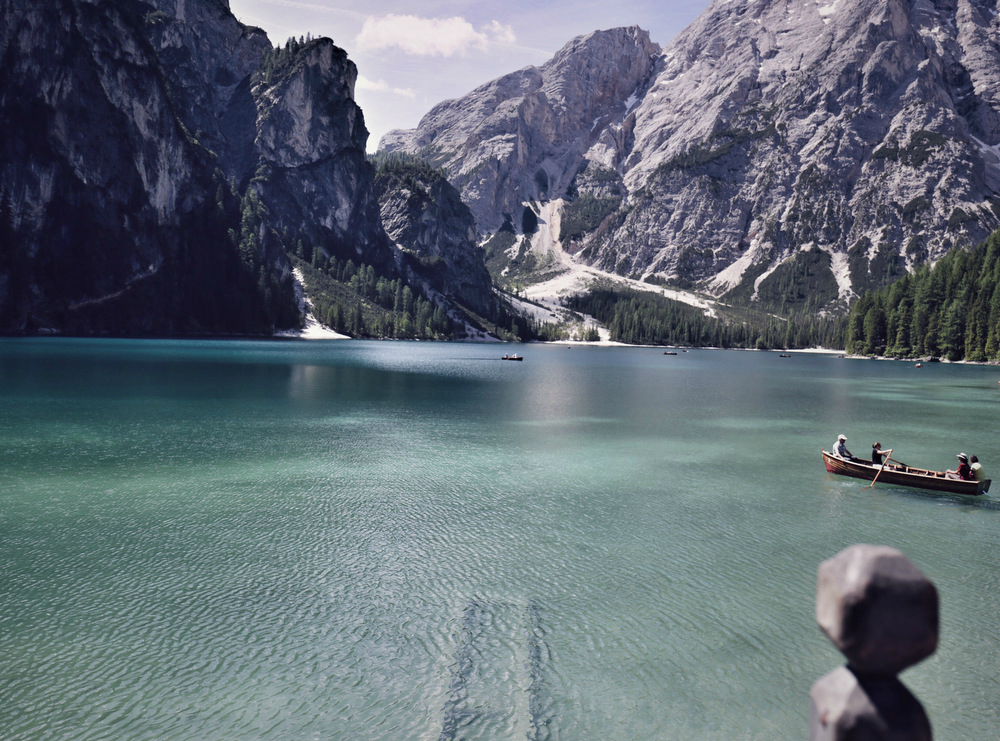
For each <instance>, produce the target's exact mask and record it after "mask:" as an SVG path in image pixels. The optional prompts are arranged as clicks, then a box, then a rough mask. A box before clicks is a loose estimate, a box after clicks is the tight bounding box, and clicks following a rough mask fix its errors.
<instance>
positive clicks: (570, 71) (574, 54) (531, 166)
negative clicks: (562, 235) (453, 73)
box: [379, 28, 660, 233]
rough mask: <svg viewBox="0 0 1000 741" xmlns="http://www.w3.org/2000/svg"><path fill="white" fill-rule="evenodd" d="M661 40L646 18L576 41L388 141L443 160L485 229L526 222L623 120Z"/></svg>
mask: <svg viewBox="0 0 1000 741" xmlns="http://www.w3.org/2000/svg"><path fill="white" fill-rule="evenodd" d="M659 52H660V47H659V46H657V45H656V44H654V43H652V42H651V41H650V40H649V34H648V33H646V32H645V31H642V30H640V29H638V28H620V29H614V30H611V31H599V32H595V33H593V34H590V35H588V36H584V37H581V38H578V39H575V40H573V41H571V42H570V43H569V44H567V45H566V46H565V47H564V48H563V49H562V50H560V51H559V52H558V53H557V54H556V56H555V57H553V58H552V60H550V61H549V62H548V63H547V64H545V65H544V66H542V67H526V68H524V69H522V70H519V71H517V72H514V73H512V74H509V75H507V76H505V77H502V78H500V79H498V80H495V81H493V82H491V83H488V84H486V85H483V86H482V87H479V88H477V89H476V90H474V91H472V92H471V93H470V94H469V95H467V96H465V97H463V98H461V99H458V100H452V101H447V102H445V103H442V104H440V105H438V106H436V107H435V108H433V109H432V110H431V111H430V112H429V113H428V114H427V115H426V116H425V117H424V118H423V120H422V121H421V122H420V126H419V127H418V128H417V129H415V130H413V131H394V132H390V133H388V134H386V136H385V137H383V138H382V140H381V141H380V142H379V149H380V150H386V151H389V152H392V151H405V152H409V153H417V152H419V153H421V154H423V155H424V156H425V157H426V158H427V159H429V160H430V161H431V163H432V164H435V165H440V166H442V167H444V168H445V169H446V170H447V172H448V177H449V180H450V181H451V182H452V183H453V184H454V185H455V186H456V187H457V188H458V189H459V191H460V192H461V193H462V198H463V200H465V202H466V203H467V204H468V205H469V208H470V209H471V210H472V213H473V216H474V217H475V219H476V223H477V225H478V227H479V229H480V230H481V231H485V232H490V233H492V232H494V231H496V230H497V229H499V228H500V227H501V226H502V225H503V223H504V222H505V221H512V222H513V223H515V224H519V223H520V219H521V215H522V213H523V210H524V204H525V203H526V202H529V201H531V200H543V201H544V200H550V199H555V198H557V197H559V196H560V195H562V194H563V193H565V192H566V190H567V188H569V187H570V184H571V183H572V181H573V178H574V176H575V175H576V171H577V169H578V168H579V167H580V165H581V163H582V162H583V161H584V157H585V155H586V153H587V151H588V150H590V149H591V148H592V147H594V145H595V144H596V143H598V142H600V141H602V140H603V138H604V137H605V136H607V135H608V134H609V133H611V132H614V131H616V130H617V128H616V127H618V126H619V125H620V123H621V121H622V119H623V118H624V117H625V116H626V113H627V110H628V106H629V104H630V102H631V100H632V99H633V98H634V97H635V96H638V95H641V94H642V92H643V91H644V89H645V86H646V85H648V83H649V78H650V75H651V73H652V71H653V68H654V64H655V62H656V60H657V57H658V55H659Z"/></svg>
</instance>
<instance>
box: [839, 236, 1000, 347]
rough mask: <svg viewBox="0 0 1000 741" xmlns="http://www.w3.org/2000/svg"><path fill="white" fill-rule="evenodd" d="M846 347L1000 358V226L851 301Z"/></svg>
mask: <svg viewBox="0 0 1000 741" xmlns="http://www.w3.org/2000/svg"><path fill="white" fill-rule="evenodd" d="M846 349H847V351H848V352H849V353H856V354H860V355H881V356H886V357H896V358H922V357H929V358H945V359H947V360H968V361H972V362H997V361H1000V232H994V233H993V234H992V235H991V236H990V237H989V238H988V239H987V240H986V241H985V242H983V243H982V244H981V245H979V247H977V248H975V249H973V250H953V251H951V252H950V253H948V254H947V255H946V256H945V257H944V258H942V259H941V260H940V261H939V262H938V263H937V264H936V265H935V266H934V267H933V268H928V267H926V266H925V267H922V268H920V269H918V270H917V271H916V272H915V273H913V274H912V275H908V276H906V277H904V278H902V279H901V280H899V281H897V282H896V283H893V284H892V285H890V286H887V287H886V288H882V289H880V290H878V291H873V292H870V293H867V294H865V295H863V296H862V297H861V298H860V299H858V301H856V302H855V304H854V306H853V307H851V312H850V317H849V320H848V328H847V340H846Z"/></svg>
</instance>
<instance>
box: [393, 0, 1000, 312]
mask: <svg viewBox="0 0 1000 741" xmlns="http://www.w3.org/2000/svg"><path fill="white" fill-rule="evenodd" d="M996 14H997V8H996V3H995V2H993V1H992V0H937V1H936V2H931V1H928V0H889V1H888V2H885V1H884V0H877V1H876V0H837V1H836V2H834V1H833V0H830V1H829V2H821V3H816V2H813V1H812V0H787V1H786V0H782V2H777V1H776V0H764V1H763V2H761V1H759V0H753V1H751V0H726V1H725V2H723V1H721V0H718V1H717V2H715V3H713V4H712V6H711V7H709V9H708V10H706V11H705V13H704V14H703V15H702V16H701V17H700V18H699V19H698V20H697V21H696V22H695V23H693V24H692V25H691V26H690V27H689V28H688V29H687V30H685V31H684V32H683V33H682V34H680V35H679V36H678V37H677V38H676V39H675V40H673V41H672V42H671V43H670V44H669V45H667V46H666V47H665V48H664V49H663V51H662V54H657V53H656V47H655V45H653V44H651V43H650V42H648V39H645V40H644V41H640V39H642V37H643V34H642V32H640V31H638V30H636V29H619V30H617V31H614V32H605V34H603V35H601V34H594V35H591V36H588V37H583V38H581V39H578V40H576V41H574V42H573V43H571V44H570V45H568V46H567V47H566V48H565V49H563V50H562V51H561V52H560V53H559V54H558V55H557V56H556V57H555V58H554V59H553V60H552V61H551V62H549V63H547V64H546V65H544V66H543V67H540V68H538V69H529V70H523V71H521V72H519V73H515V74H514V75H510V76H508V77H506V78H502V79H501V80H498V81H496V82H494V83H491V84H490V85H486V86H483V87H481V88H479V89H478V90H476V91H474V92H473V93H471V94H470V95H469V96H466V97H465V98H462V99H460V100H455V101H449V102H446V103H442V104H441V105H440V106H438V107H437V108H435V109H434V110H432V111H431V112H430V113H429V114H428V115H427V116H426V117H425V118H424V120H423V121H421V123H420V125H419V127H418V128H417V129H415V130H413V131H410V132H393V133H391V134H389V135H387V136H386V137H385V138H384V139H383V141H382V142H381V146H382V147H384V148H386V149H402V150H406V151H409V152H419V151H422V152H425V153H427V154H428V155H429V156H432V157H435V158H436V161H437V162H440V163H441V164H442V165H443V166H444V167H445V168H446V169H447V171H448V175H449V178H450V179H451V180H452V182H454V183H455V184H456V185H457V186H458V187H459V189H460V191H461V192H462V196H463V199H464V200H465V201H466V202H467V203H468V204H469V205H470V207H471V208H472V211H473V213H474V214H475V215H476V217H477V223H478V224H479V227H480V229H484V230H486V231H488V232H492V231H495V230H496V229H497V228H499V225H500V224H501V223H502V221H503V215H504V214H505V213H512V214H514V215H515V216H516V213H517V212H516V211H515V210H513V209H514V206H515V205H516V204H518V203H521V202H523V201H527V200H530V199H531V198H538V199H539V200H551V201H556V200H557V199H560V198H566V199H567V200H572V199H575V198H578V197H579V195H580V193H579V192H576V191H577V190H580V192H586V191H585V190H584V189H580V188H578V186H579V185H580V184H579V183H578V182H575V181H574V176H575V174H576V173H578V172H580V171H581V170H582V169H583V168H584V167H585V166H587V165H588V164H589V165H590V166H591V168H592V167H593V166H594V165H597V166H599V167H601V168H603V169H606V170H607V171H609V172H612V173H615V174H617V176H618V177H619V178H620V182H621V184H622V186H623V189H624V191H625V193H626V196H625V198H624V199H623V201H622V203H621V205H620V207H619V209H618V213H617V215H616V216H614V217H613V218H608V219H604V220H602V221H601V222H600V225H599V227H593V228H592V229H591V231H590V232H589V233H588V234H586V235H585V236H584V237H583V238H582V239H580V240H579V243H578V244H575V245H573V246H572V251H574V252H578V253H579V255H580V257H581V259H584V260H585V261H587V262H589V263H590V264H594V265H597V266H599V267H601V268H604V269H607V270H610V271H613V272H617V273H619V274H622V275H650V274H656V275H658V276H659V277H661V278H666V279H668V280H673V281H677V282H679V283H682V284H697V285H700V286H701V287H702V288H704V289H706V290H708V291H710V292H711V293H713V294H715V295H725V294H729V295H732V296H739V297H742V298H760V297H762V296H767V295H769V294H773V293H775V292H776V291H777V290H778V289H777V287H776V284H778V283H781V282H782V279H786V278H787V275H788V274H789V273H795V272H798V273H804V272H810V271H812V272H815V273H821V274H822V275H820V276H819V277H818V278H817V277H816V276H813V277H814V279H815V280H817V281H818V282H819V283H820V284H822V285H823V286H824V288H823V290H824V291H825V293H827V294H829V296H830V301H829V303H830V304H831V305H835V304H837V303H838V302H839V303H843V302H846V301H848V300H850V299H851V298H852V297H853V296H855V295H856V294H857V293H858V292H859V291H861V290H864V289H866V288H869V287H872V286H877V285H882V284H884V283H885V282H887V281H889V280H892V279H894V278H896V277H899V276H901V275H903V274H905V272H906V271H908V270H911V269H913V268H914V267H915V266H917V265H920V264H922V263H925V262H929V261H930V262H932V261H934V260H936V259H938V258H939V257H941V256H942V255H943V254H944V253H945V252H947V251H948V250H949V249H951V248H952V247H955V246H962V245H972V244H976V243H978V242H979V241H981V240H982V239H984V238H985V237H986V236H987V235H988V234H989V233H991V232H992V231H993V230H994V229H996V228H997V226H998V225H1000V218H998V214H1000V200H998V195H1000V157H998V151H1000V150H998V145H1000V73H998V72H997V70H998V69H1000V26H998V24H997V23H996V20H995V19H996ZM616 34H617V36H615V38H616V42H615V43H610V42H607V43H606V42H605V41H604V40H603V39H605V38H608V39H610V38H611V37H612V36H614V35H616ZM625 37H627V38H631V39H635V41H634V42H633V43H626V42H625V41H624V40H623V39H624V38H625ZM642 60H645V61H644V62H643V61H642ZM602 65H603V66H607V67H609V68H613V69H614V70H615V75H614V76H615V78H616V79H617V80H619V83H618V84H614V83H612V82H611V81H608V84H606V85H596V84H573V83H574V82H580V81H582V80H586V75H583V74H580V73H579V70H584V69H592V68H594V67H598V66H602ZM592 80H593V78H592ZM553 91H559V93H560V94H561V95H562V97H561V98H560V99H559V102H558V104H553V103H552V100H553V98H552V97H550V92H553ZM584 112H586V113H584ZM602 112H603V114H606V115H602ZM543 114H544V115H543ZM584 124H586V125H584ZM557 142H558V145H556V143H557ZM556 162H558V163H559V164H558V166H554V163H556ZM543 175H544V177H543ZM536 176H537V178H538V179H537V180H536ZM535 183H539V184H538V185H536V186H535V187H532V184H535ZM541 184H544V186H545V187H542V185H541ZM513 223H515V224H516V223H517V221H516V219H514V220H513ZM563 246H564V247H567V246H570V245H568V244H566V243H564V245H563ZM807 268H808V270H807ZM786 282H787V281H786Z"/></svg>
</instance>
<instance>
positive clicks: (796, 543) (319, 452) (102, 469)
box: [0, 340, 1000, 741]
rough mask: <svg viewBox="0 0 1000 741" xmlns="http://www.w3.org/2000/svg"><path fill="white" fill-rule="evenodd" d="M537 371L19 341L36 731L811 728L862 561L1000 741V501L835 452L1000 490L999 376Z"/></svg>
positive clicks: (454, 733) (788, 733)
mask: <svg viewBox="0 0 1000 741" xmlns="http://www.w3.org/2000/svg"><path fill="white" fill-rule="evenodd" d="M517 352H518V353H519V354H522V355H524V356H525V360H524V362H522V363H504V362H501V361H500V360H499V357H500V355H502V354H503V351H502V350H500V351H498V349H497V346H494V345H458V344H452V345H445V344H431V343H400V342H393V343H380V342H319V343H296V342H271V343H253V342H206V343H198V342H161V341H155V342H153V341H148V342H146V341H85V340H27V341H25V340H5V341H0V534H2V538H0V563H2V564H3V569H2V571H0V624H2V625H3V630H2V631H0V664H2V669H3V670H2V672H0V695H2V696H3V697H4V703H3V704H2V706H0V727H3V728H4V729H5V733H6V735H5V738H10V739H38V738H46V739H69V738H73V739H78V738H121V739H130V740H131V739H164V738H177V739H182V738H183V739H190V738H198V739H228V738H261V739H267V738H270V739H287V738H313V737H317V738H330V739H352V741H353V740H355V739H394V740H395V739H401V738H413V739H452V738H454V739H458V738H463V739H477V738H478V739H490V740H491V741H493V740H494V739H503V738H519V739H524V738H532V739H543V738H547V739H557V738H563V739H584V738H586V739H590V738H601V739H612V740H613V739H636V738H643V739H676V738H699V739H731V738H748V739H752V738H768V739H798V738H801V737H802V735H803V733H805V729H806V723H807V715H808V691H809V687H810V686H811V684H812V683H813V682H814V681H815V680H816V679H817V678H819V677H820V676H822V675H823V674H825V673H826V672H827V671H829V670H830V669H832V668H834V667H835V666H837V665H838V664H839V663H840V662H841V658H840V656H839V655H838V654H837V653H836V652H835V651H834V650H833V649H832V647H830V646H829V645H828V642H827V641H825V640H824V639H823V638H822V637H821V636H820V634H819V631H818V630H817V628H816V626H815V622H814V617H813V611H814V604H813V599H814V594H815V571H816V567H817V566H818V564H819V562H820V561H822V560H823V559H825V558H827V557H829V556H830V555H832V554H833V553H835V552H837V551H838V550H840V549H841V548H843V547H845V546H846V545H849V544H851V543H855V542H874V543H884V544H887V545H891V546H893V547H897V548H899V549H901V550H902V551H903V552H904V553H906V554H907V555H908V556H909V557H910V558H911V559H912V560H913V561H914V562H915V563H916V564H917V565H918V566H919V567H920V568H921V569H922V570H923V571H924V572H925V573H927V574H928V575H929V576H930V577H931V578H932V579H933V580H934V581H935V582H936V583H937V584H938V586H939V589H940V590H941V594H942V640H941V646H940V647H939V649H938V652H937V653H936V654H935V655H934V657H932V658H931V659H929V660H928V661H926V662H924V663H923V664H921V665H919V666H918V667H915V668H913V669H911V670H908V672H907V673H906V675H905V676H904V680H905V681H906V683H907V684H908V686H910V687H911V688H912V689H913V690H914V692H915V693H916V694H917V695H918V696H919V697H920V698H921V700H922V701H923V702H924V704H925V706H926V707H927V709H928V712H929V714H930V716H931V719H932V722H933V724H934V728H935V737H936V738H938V739H955V740H956V741H957V740H958V739H966V738H986V737H989V736H990V734H991V733H992V729H993V728H995V727H996V725H997V722H998V720H1000V718H998V714H1000V710H998V709H997V708H996V706H995V702H994V696H995V692H994V691H993V690H994V689H995V679H994V677H993V667H994V666H995V665H996V663H997V659H998V658H1000V656H998V641H997V639H996V637H995V631H994V630H992V629H991V628H990V626H992V625H993V622H994V619H995V615H996V614H997V612H998V608H1000V604H998V602H1000V589H998V587H1000V584H998V581H1000V576H998V574H1000V570H998V569H997V564H996V558H995V554H996V553H997V546H998V542H997V540H998V538H1000V535H998V533H1000V528H998V527H997V520H996V517H997V516H998V513H997V512H996V511H995V509H996V501H995V500H988V501H961V500H960V499H961V498H957V497H947V496H928V495H923V494H920V493H918V492H912V491H909V490H905V489H899V488H893V487H883V486H876V488H874V489H868V488H866V485H865V484H862V483H859V482H854V481H852V480H849V479H842V478H837V477H833V476H830V475H829V474H826V473H825V471H824V470H823V465H822V461H821V459H820V455H819V450H820V448H821V447H828V446H829V445H830V444H831V443H832V441H833V439H834V438H835V436H836V435H837V434H838V433H840V432H844V433H845V434H847V435H848V436H849V438H850V440H851V442H852V444H853V445H854V446H855V447H856V448H860V449H861V450H866V449H867V448H866V446H867V445H868V444H869V442H870V441H869V438H870V439H871V440H874V439H879V440H881V441H882V442H883V444H885V445H886V447H894V448H896V450H897V451H898V454H899V455H900V456H901V457H902V458H903V459H904V460H908V461H911V462H913V463H915V464H916V463H920V464H924V465H928V466H930V467H939V468H940V467H946V466H948V465H951V463H952V461H953V456H954V454H955V452H957V451H958V450H966V451H967V452H976V453H977V454H978V455H979V457H980V458H981V459H983V461H984V462H985V464H986V466H987V469H988V470H993V469H996V470H998V471H1000V454H998V450H997V445H996V442H995V440H993V439H992V436H990V435H989V432H990V431H992V425H993V418H994V416H995V415H994V412H995V409H996V407H995V406H994V405H995V404H997V403H998V402H1000V397H998V396H997V394H998V393H1000V392H998V391H997V383H996V378H995V377H994V373H995V369H991V368H985V367H974V366H943V365H942V366H935V367H925V368H924V369H922V370H920V371H914V370H913V369H912V367H910V366H909V365H908V364H900V363H873V362H859V361H849V360H840V359H837V358H833V357H828V356H795V357H793V358H791V359H782V360H779V359H778V357H777V355H776V354H773V353H747V352H721V351H692V352H690V353H684V354H681V355H677V356H663V355H662V353H661V352H659V351H657V350H655V349H649V348H582V347H574V348H573V349H572V350H567V349H566V348H565V347H559V346H536V345H528V346H522V347H519V348H517ZM927 371H930V372H927ZM917 374H920V375H917Z"/></svg>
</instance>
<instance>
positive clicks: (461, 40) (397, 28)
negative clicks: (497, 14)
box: [355, 14, 516, 57]
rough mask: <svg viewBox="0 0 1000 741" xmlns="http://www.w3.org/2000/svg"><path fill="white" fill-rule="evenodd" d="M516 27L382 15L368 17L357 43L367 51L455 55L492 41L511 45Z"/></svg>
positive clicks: (490, 43)
mask: <svg viewBox="0 0 1000 741" xmlns="http://www.w3.org/2000/svg"><path fill="white" fill-rule="evenodd" d="M514 41H516V38H515V36H514V29H513V28H512V27H510V26H504V25H502V24H500V23H499V22H498V21H493V22H491V23H490V24H489V25H487V26H485V27H484V28H483V29H482V30H480V31H477V30H476V29H475V28H474V27H473V26H472V24H471V23H469V22H468V21H467V20H465V19H464V18H460V17H458V16H455V17H453V18H419V17H417V16H415V15H395V14H393V15H383V16H379V17H369V18H366V19H365V22H364V25H363V26H362V27H361V32H360V33H359V34H358V37H357V39H356V40H355V43H356V44H357V45H358V48H359V49H362V50H364V51H380V50H383V49H392V48H395V49H399V50H401V51H403V52H405V53H406V54H414V55H417V56H439V57H453V56H459V55H465V54H467V53H468V52H469V51H470V50H473V49H477V50H479V51H486V50H488V49H489V48H490V46H491V45H493V44H498V43H499V44H512V43H514Z"/></svg>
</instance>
